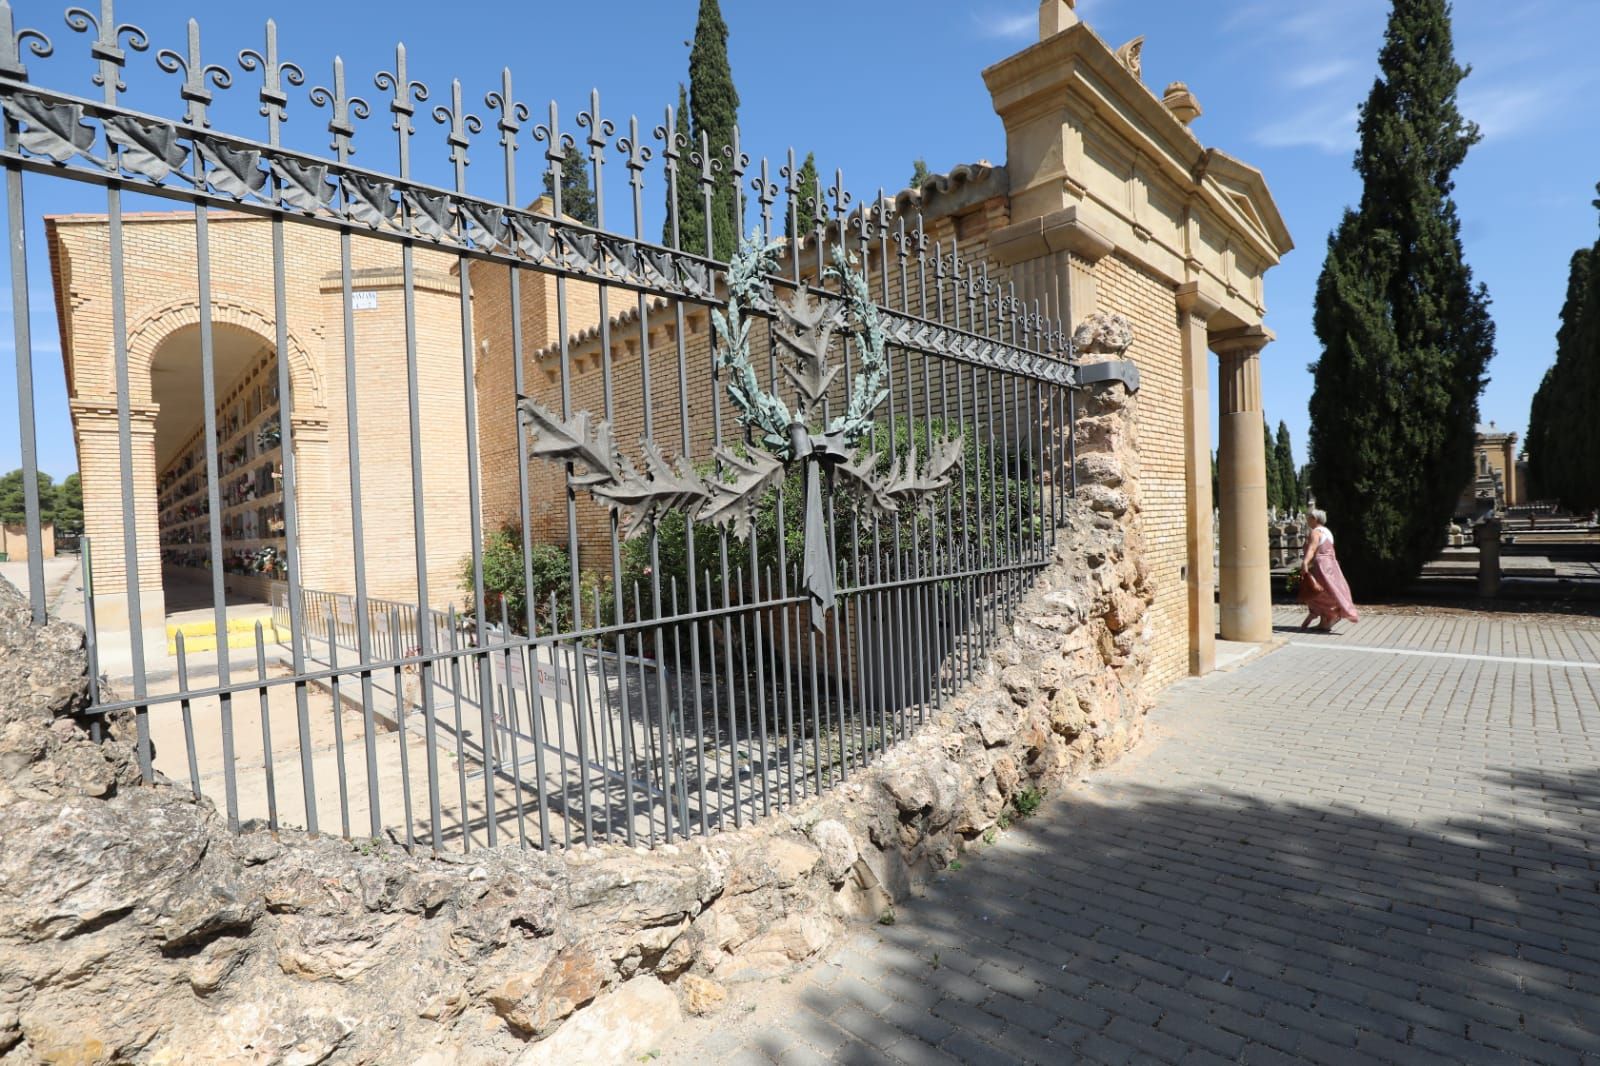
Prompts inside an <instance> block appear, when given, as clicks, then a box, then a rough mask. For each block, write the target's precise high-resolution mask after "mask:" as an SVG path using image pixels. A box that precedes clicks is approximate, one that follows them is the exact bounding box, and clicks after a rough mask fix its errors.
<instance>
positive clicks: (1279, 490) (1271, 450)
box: [1261, 420, 1287, 511]
mask: <svg viewBox="0 0 1600 1066" xmlns="http://www.w3.org/2000/svg"><path fill="white" fill-rule="evenodd" d="M1261 439H1262V448H1263V449H1264V450H1265V452H1266V464H1267V507H1269V508H1270V509H1272V510H1274V511H1281V510H1283V509H1284V507H1286V506H1287V504H1285V503H1284V502H1283V474H1282V472H1281V471H1280V470H1279V469H1278V449H1277V446H1276V445H1274V444H1273V443H1272V430H1270V429H1268V428H1267V424H1266V422H1265V420H1263V421H1262V423H1261Z"/></svg>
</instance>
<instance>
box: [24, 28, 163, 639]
mask: <svg viewBox="0 0 1600 1066" xmlns="http://www.w3.org/2000/svg"><path fill="white" fill-rule="evenodd" d="M6 32H7V33H9V32H10V29H9V27H8V28H7V30H6ZM16 139H17V132H16V122H15V121H14V120H13V119H11V118H10V117H7V119H6V148H7V149H8V150H10V151H12V152H15V151H16ZM6 217H7V221H8V223H9V228H10V231H11V325H12V328H13V330H14V337H15V342H16V348H15V353H14V354H15V355H16V360H17V429H18V430H19V431H20V433H21V436H22V440H21V445H22V511H23V523H24V526H25V530H24V536H25V538H26V540H27V544H28V602H29V604H30V606H31V607H32V610H33V622H34V625H41V626H42V625H44V624H45V622H46V621H47V614H48V605H47V604H46V602H45V595H44V527H43V525H42V524H41V522H40V518H39V454H38V439H37V436H36V433H37V430H36V428H35V425H34V417H33V337H32V332H31V329H30V322H29V312H28V250H27V228H26V227H27V216H26V214H25V213H24V211H23V209H22V168H21V167H20V166H18V165H17V164H15V163H7V164H6ZM125 495H127V496H131V495H132V493H131V492H128V493H125ZM86 613H87V612H86Z"/></svg>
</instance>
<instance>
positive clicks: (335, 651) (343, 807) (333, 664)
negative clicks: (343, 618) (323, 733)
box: [302, 612, 378, 840]
mask: <svg viewBox="0 0 1600 1066" xmlns="http://www.w3.org/2000/svg"><path fill="white" fill-rule="evenodd" d="M335 626H336V619H335V616H334V615H333V614H332V613H331V612H330V613H329V614H328V669H329V670H331V671H333V673H332V676H331V677H329V679H328V691H329V692H330V693H332V696H333V750H334V755H335V756H336V758H335V760H334V766H335V768H336V771H337V775H336V776H337V777H338V781H339V834H340V835H341V836H343V837H344V838H345V839H346V840H349V839H350V782H349V779H348V777H347V775H346V773H345V766H344V700H343V699H342V698H341V697H340V696H339V639H338V634H337V633H336V632H335ZM365 720H366V722H367V723H369V724H370V722H371V716H370V715H367V716H366V719H365ZM364 742H365V743H367V744H371V743H373V740H372V738H371V737H370V736H369V737H367V738H365V741H364ZM302 743H303V744H305V745H307V746H309V745H310V738H309V736H308V737H307V738H306V739H305V740H303V741H302ZM306 754H308V753H307V752H306V751H305V749H302V757H304V756H305V755H306ZM369 795H370V792H369ZM369 814H370V811H369ZM371 838H372V839H374V840H376V839H377V838H378V830H377V829H373V830H372V832H371Z"/></svg>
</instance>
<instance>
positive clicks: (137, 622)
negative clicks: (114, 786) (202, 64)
mask: <svg viewBox="0 0 1600 1066" xmlns="http://www.w3.org/2000/svg"><path fill="white" fill-rule="evenodd" d="M110 80H111V82H112V83H113V84H115V82H116V71H115V69H113V70H112V74H111V78H110ZM107 93H108V96H111V97H114V90H113V89H111V88H110V87H108V88H107ZM108 102H109V100H108ZM7 128H8V129H9V128H10V124H9V123H8V124H7ZM111 152H112V158H111V165H112V167H113V170H115V168H116V167H117V166H118V164H117V162H116V159H117V155H116V152H117V150H116V148H115V147H114V146H113V147H112V149H111ZM106 214H107V215H108V216H109V218H110V222H109V234H108V236H109V244H110V253H111V255H110V258H111V263H110V269H111V338H112V344H113V345H114V346H115V353H116V376H117V451H118V457H119V459H120V462H121V469H120V473H121V478H122V484H123V485H125V486H131V485H133V484H134V477H133V424H132V423H133V412H132V399H131V395H130V389H129V381H128V325H127V300H126V296H125V290H124V287H123V239H122V186H121V183H120V182H115V181H113V182H110V183H108V184H107V186H106ZM122 565H123V577H124V588H125V589H126V591H127V597H128V650H129V652H130V654H131V657H132V659H133V698H134V699H142V698H143V697H144V696H145V695H146V693H147V691H148V686H147V683H146V676H145V651H144V610H143V606H142V604H141V602H140V591H139V529H138V522H137V519H136V518H135V512H134V493H133V492H124V493H123V494H122ZM84 606H85V609H86V610H92V609H93V605H92V604H88V603H86V604H85V605H84ZM133 713H134V726H135V731H136V744H137V747H138V757H139V773H140V775H141V776H142V777H143V778H144V781H145V783H146V784H153V783H154V782H155V767H154V765H153V763H152V757H151V756H152V753H151V749H150V708H149V706H148V705H141V706H139V707H136V708H134V712H133Z"/></svg>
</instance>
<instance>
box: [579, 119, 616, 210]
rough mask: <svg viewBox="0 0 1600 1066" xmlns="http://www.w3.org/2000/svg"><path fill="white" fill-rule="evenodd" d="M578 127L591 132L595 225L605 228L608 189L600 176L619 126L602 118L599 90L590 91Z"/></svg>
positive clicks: (589, 140)
mask: <svg viewBox="0 0 1600 1066" xmlns="http://www.w3.org/2000/svg"><path fill="white" fill-rule="evenodd" d="M578 125H579V126H581V127H583V128H584V129H586V130H588V131H589V137H588V139H587V143H588V145H589V162H590V163H591V164H593V166H594V217H595V225H596V226H600V227H602V228H603V227H604V226H605V224H606V188H605V182H604V180H603V179H602V178H601V176H600V175H601V172H602V171H603V170H604V169H605V165H606V157H605V149H606V144H607V143H608V142H609V141H610V139H611V135H612V134H614V133H616V132H617V124H616V123H615V122H612V121H611V120H610V119H608V118H602V117H601V115H600V90H599V89H590V90H589V110H587V111H579V112H578Z"/></svg>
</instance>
